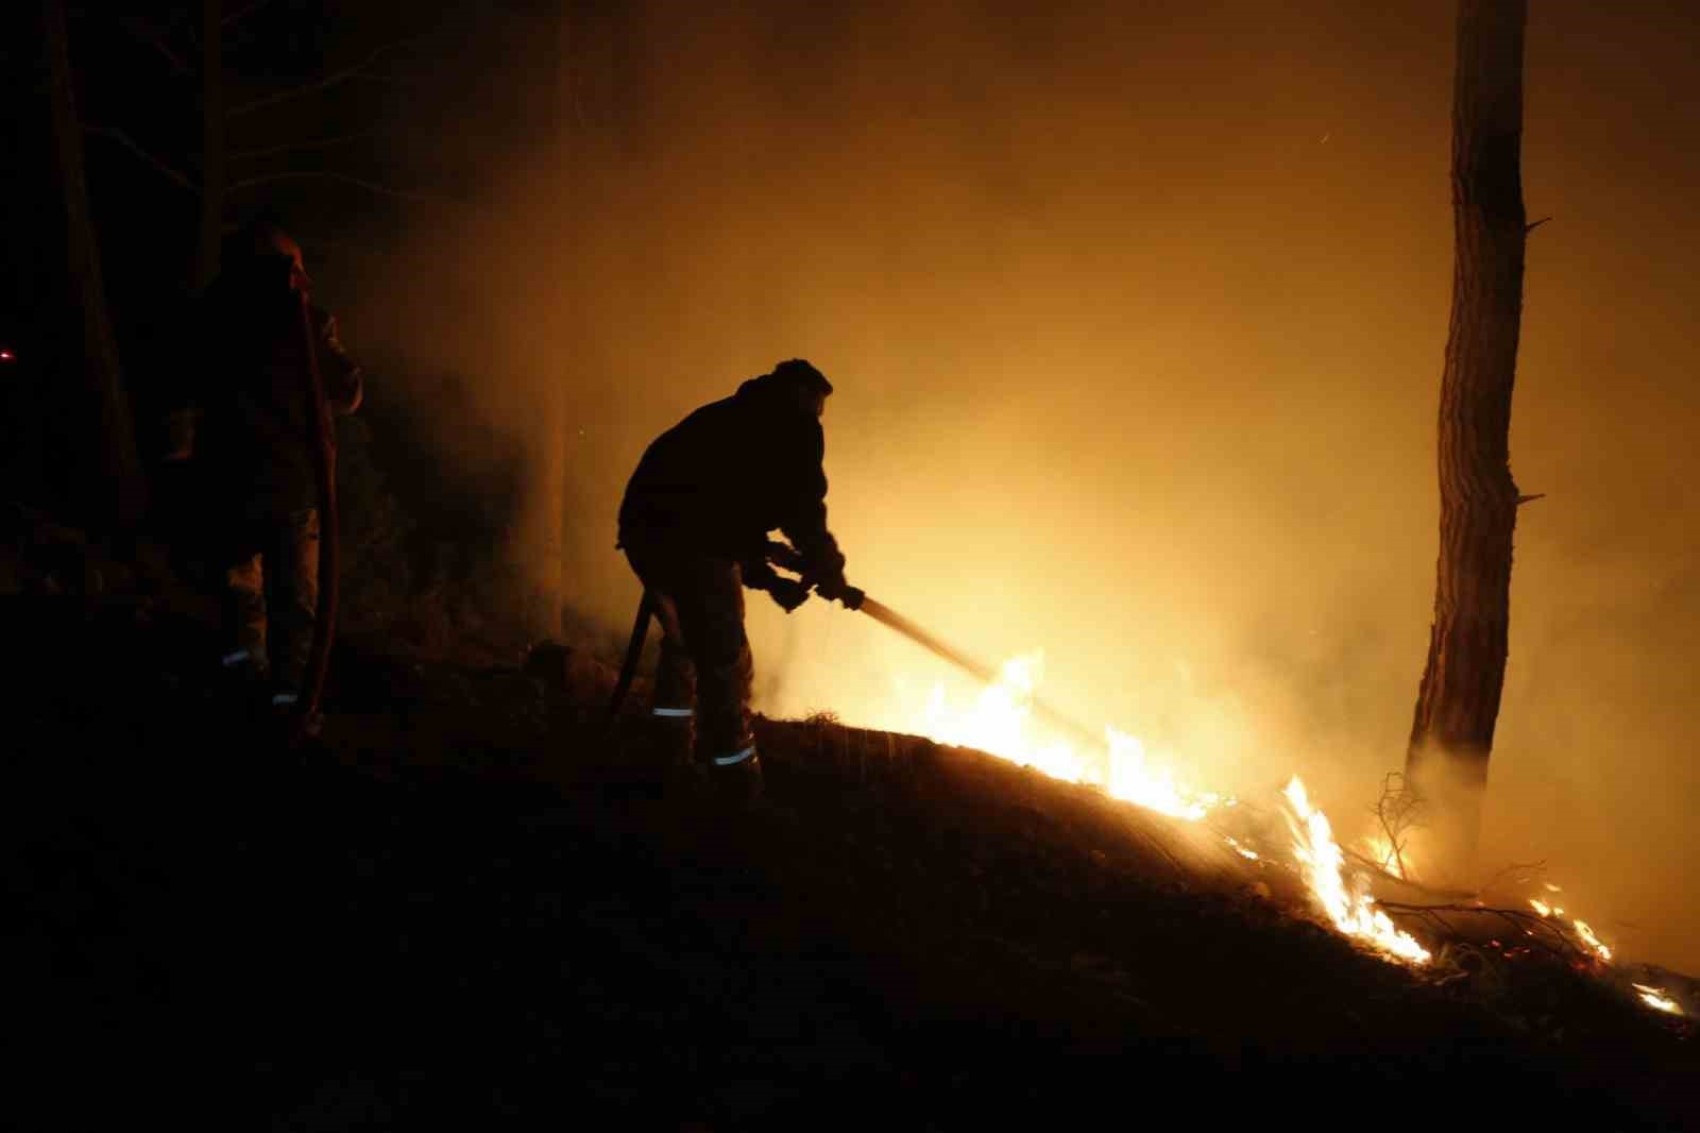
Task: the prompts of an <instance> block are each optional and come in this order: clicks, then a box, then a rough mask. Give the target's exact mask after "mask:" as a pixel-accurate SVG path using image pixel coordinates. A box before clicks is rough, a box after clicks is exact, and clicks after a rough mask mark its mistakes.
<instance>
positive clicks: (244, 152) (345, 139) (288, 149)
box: [228, 130, 377, 161]
mask: <svg viewBox="0 0 1700 1133" xmlns="http://www.w3.org/2000/svg"><path fill="white" fill-rule="evenodd" d="M376 136H377V135H376V134H374V133H373V132H372V131H370V130H368V131H366V132H364V133H359V134H344V135H342V136H340V137H335V138H311V139H309V140H307V141H301V142H283V143H282V144H280V145H275V146H259V147H257V148H255V149H239V150H232V151H231V152H230V154H229V155H228V156H229V157H230V159H231V160H233V161H237V160H244V161H245V160H249V159H252V158H257V157H272V156H274V155H276V154H281V153H295V152H298V151H300V150H315V149H330V148H332V147H334V146H340V145H346V144H347V143H349V142H357V141H362V140H364V139H366V138H371V137H376Z"/></svg>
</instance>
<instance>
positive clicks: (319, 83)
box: [225, 36, 420, 118]
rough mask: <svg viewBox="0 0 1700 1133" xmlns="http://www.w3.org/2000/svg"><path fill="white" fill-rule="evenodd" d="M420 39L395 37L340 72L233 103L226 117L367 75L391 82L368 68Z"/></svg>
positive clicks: (336, 85)
mask: <svg viewBox="0 0 1700 1133" xmlns="http://www.w3.org/2000/svg"><path fill="white" fill-rule="evenodd" d="M419 38H420V37H419V36H409V37H407V38H406V39H396V40H391V41H390V42H389V43H385V44H381V45H379V46H378V47H376V48H374V49H373V50H372V53H371V54H369V55H367V56H366V58H364V59H362V60H361V61H360V62H358V63H356V64H355V65H354V66H352V67H344V68H343V69H342V70H340V71H332V72H331V73H330V74H328V75H324V76H322V77H320V78H317V79H314V80H312V81H311V82H306V83H300V84H298V85H296V86H292V87H289V88H287V89H285V90H280V91H274V92H273V93H271V94H268V95H262V96H261V97H259V98H256V99H251V100H249V101H248V102H241V103H237V104H236V105H235V106H232V107H230V108H229V109H228V110H226V111H225V117H227V118H235V117H237V116H239V115H242V114H249V113H252V112H253V111H255V110H261V109H264V108H265V107H267V106H276V105H278V104H279V103H283V102H291V101H293V100H295V99H297V98H305V97H307V96H308V95H310V94H317V93H318V92H320V91H325V90H330V89H331V88H332V87H338V86H341V85H342V84H343V83H346V82H349V81H350V80H353V79H362V78H365V79H380V80H385V81H388V80H389V78H390V76H387V75H378V74H373V73H372V72H370V71H368V70H367V68H369V67H371V65H372V64H373V63H376V62H377V61H378V60H379V58H381V57H382V56H383V55H384V54H385V53H387V52H390V51H393V50H395V49H396V48H398V47H401V46H404V45H406V44H409V43H412V42H414V41H415V40H417V39H419Z"/></svg>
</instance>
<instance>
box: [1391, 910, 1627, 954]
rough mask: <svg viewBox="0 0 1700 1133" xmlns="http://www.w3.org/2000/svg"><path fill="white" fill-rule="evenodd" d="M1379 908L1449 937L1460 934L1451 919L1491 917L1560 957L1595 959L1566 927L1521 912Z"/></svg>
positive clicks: (1535, 915) (1533, 914)
mask: <svg viewBox="0 0 1700 1133" xmlns="http://www.w3.org/2000/svg"><path fill="white" fill-rule="evenodd" d="M1376 905H1377V906H1378V907H1380V908H1381V909H1384V910H1385V911H1386V912H1387V913H1388V914H1390V915H1393V916H1409V917H1415V918H1417V919H1419V920H1421V921H1423V922H1425V923H1427V924H1429V925H1430V926H1435V925H1439V926H1441V927H1442V928H1443V929H1444V930H1445V931H1446V932H1447V933H1455V932H1457V931H1458V929H1457V926H1456V925H1455V924H1453V923H1451V922H1450V921H1449V920H1448V919H1447V918H1448V917H1449V916H1452V917H1462V916H1469V917H1490V918H1493V919H1496V920H1501V921H1504V922H1506V923H1507V924H1509V925H1510V926H1511V927H1513V928H1515V929H1516V930H1517V931H1519V932H1521V933H1524V934H1525V935H1527V936H1530V937H1534V938H1535V939H1536V940H1538V941H1540V942H1542V944H1543V945H1544V946H1546V947H1547V950H1548V951H1550V952H1553V953H1554V954H1556V955H1561V956H1563V957H1565V958H1566V959H1582V960H1589V961H1592V960H1594V959H1595V956H1594V955H1593V953H1592V952H1590V951H1588V950H1587V949H1586V948H1584V947H1583V946H1582V945H1580V944H1578V943H1577V942H1576V941H1575V940H1574V939H1572V937H1571V935H1570V933H1568V932H1566V931H1565V929H1564V926H1563V925H1562V924H1560V923H1558V922H1555V921H1552V920H1549V919H1548V918H1546V917H1542V916H1539V915H1537V914H1535V913H1526V912H1524V911H1523V910H1521V909H1502V908H1496V907H1493V906H1489V905H1416V904H1408V903H1405V902H1402V901H1377V902H1376ZM1537 930H1538V931H1537ZM1554 944H1556V945H1557V947H1556V948H1555V947H1552V945H1554Z"/></svg>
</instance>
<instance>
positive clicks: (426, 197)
mask: <svg viewBox="0 0 1700 1133" xmlns="http://www.w3.org/2000/svg"><path fill="white" fill-rule="evenodd" d="M310 180H323V181H336V182H339V183H341V184H344V185H353V186H356V187H357V188H361V189H365V190H366V191H367V192H369V193H376V194H378V195H379V196H384V197H399V198H400V199H402V200H404V201H420V202H423V203H426V204H441V205H458V206H460V207H462V208H465V207H469V206H467V205H466V204H465V203H464V202H462V201H457V200H455V199H453V198H452V197H439V196H436V195H434V194H431V193H421V192H418V191H417V190H413V189H392V188H390V187H389V186H388V185H380V184H378V183H377V182H376V181H367V180H365V179H364V178H360V177H350V176H349V175H348V174H346V173H332V172H330V171H329V170H323V169H299V170H291V171H287V172H284V173H265V174H261V175H260V176H258V177H245V178H243V179H242V180H240V181H232V182H231V183H230V184H229V185H228V186H226V188H227V189H228V190H229V191H230V192H232V193H234V192H236V191H237V190H238V189H251V188H253V187H255V186H257V185H269V184H272V183H273V182H277V181H310Z"/></svg>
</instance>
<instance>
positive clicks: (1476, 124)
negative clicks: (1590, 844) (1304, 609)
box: [1406, 0, 1527, 871]
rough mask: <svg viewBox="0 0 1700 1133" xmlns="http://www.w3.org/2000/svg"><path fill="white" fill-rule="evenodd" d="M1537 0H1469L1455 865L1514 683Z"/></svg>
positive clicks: (1443, 395) (1435, 772)
mask: <svg viewBox="0 0 1700 1133" xmlns="http://www.w3.org/2000/svg"><path fill="white" fill-rule="evenodd" d="M1526 15H1527V0H1460V3H1459V7H1458V28H1457V37H1458V38H1457V53H1458V55H1457V74H1456V77H1455V80H1454V85H1453V106H1452V212H1453V227H1454V265H1453V280H1452V321H1451V330H1450V334H1449V337H1448V341H1447V345H1446V369H1445V373H1444V375H1443V377H1442V379H1441V392H1440V429H1439V441H1440V443H1439V457H1440V461H1439V463H1440V559H1439V565H1438V578H1437V581H1436V586H1435V599H1434V625H1433V628H1432V630H1431V635H1430V639H1429V651H1428V663H1427V665H1426V667H1425V668H1424V670H1423V679H1422V686H1421V689H1420V691H1419V693H1418V697H1417V709H1416V717H1415V720H1414V722H1413V724H1412V727H1411V742H1410V747H1409V749H1408V751H1407V754H1406V772H1407V777H1408V780H1409V782H1410V783H1411V784H1412V785H1413V786H1414V787H1415V788H1416V789H1417V791H1418V792H1419V793H1420V794H1421V795H1422V796H1423V797H1424V798H1425V799H1427V800H1429V801H1430V802H1431V803H1432V804H1434V805H1433V810H1432V811H1431V818H1432V819H1434V820H1435V821H1436V822H1437V823H1438V826H1437V829H1438V830H1439V831H1440V833H1441V839H1442V841H1443V842H1445V843H1447V844H1448V845H1447V846H1446V849H1445V850H1444V851H1443V853H1442V855H1441V856H1442V857H1443V858H1445V859H1450V864H1451V866H1452V867H1453V868H1459V869H1462V870H1466V871H1467V870H1469V869H1471V868H1473V859H1474V852H1475V842H1476V835H1477V832H1478V829H1479V824H1480V818H1479V815H1480V805H1481V802H1480V800H1481V793H1482V791H1483V790H1484V789H1485V788H1486V785H1487V767H1488V757H1489V754H1490V752H1491V751H1492V749H1493V733H1494V725H1495V723H1496V721H1497V719H1498V716H1499V702H1500V693H1501V690H1502V688H1503V686H1504V682H1505V661H1506V651H1507V649H1506V645H1507V634H1508V629H1509V624H1510V605H1511V544H1512V531H1513V528H1514V527H1515V525H1516V522H1517V504H1518V494H1517V485H1516V483H1515V482H1514V481H1513V480H1512V478H1511V465H1510V452H1509V448H1510V430H1511V390H1512V382H1513V379H1514V377H1515V374H1516V366H1517V337H1518V329H1519V321H1520V316H1521V309H1522V302H1523V244H1524V238H1525V236H1526V227H1525V220H1524V212H1523V190H1522V175H1521V170H1520V157H1519V149H1520V146H1521V135H1522V118H1523V28H1524V23H1525V19H1526Z"/></svg>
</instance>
